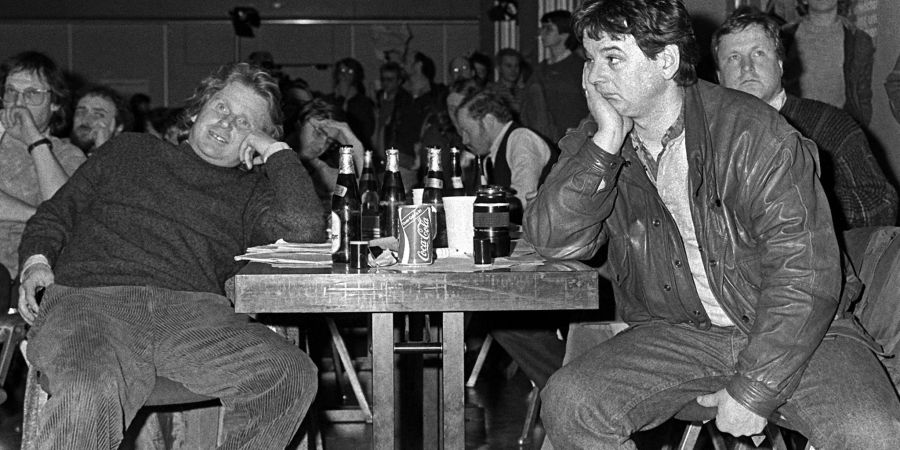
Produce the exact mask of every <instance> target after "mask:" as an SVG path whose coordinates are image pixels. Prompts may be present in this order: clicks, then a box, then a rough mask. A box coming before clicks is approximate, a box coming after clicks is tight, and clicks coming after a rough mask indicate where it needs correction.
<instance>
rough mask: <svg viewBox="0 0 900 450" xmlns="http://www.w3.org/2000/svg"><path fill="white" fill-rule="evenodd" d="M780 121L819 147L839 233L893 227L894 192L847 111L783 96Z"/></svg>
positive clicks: (824, 183)
mask: <svg viewBox="0 0 900 450" xmlns="http://www.w3.org/2000/svg"><path fill="white" fill-rule="evenodd" d="M780 112H781V115H783V116H784V117H785V119H787V121H788V122H789V123H790V124H791V125H793V126H794V128H796V129H797V130H799V131H800V133H802V134H803V135H804V136H806V137H807V138H809V139H811V140H812V141H813V142H815V143H816V146H818V147H819V160H820V161H821V165H822V170H821V172H822V173H821V174H820V178H821V181H822V187H823V188H825V193H826V194H827V195H828V197H829V201H830V203H831V205H832V208H831V211H832V215H833V216H834V225H835V228H836V229H838V230H846V229H849V228H858V227H871V226H893V225H895V224H896V223H897V208H898V204H897V191H896V190H895V189H894V187H893V186H892V185H891V184H890V183H889V182H888V180H887V178H885V176H884V172H882V170H881V168H880V167H879V165H878V161H876V160H875V156H874V155H872V151H871V150H870V149H869V144H868V141H867V140H866V136H865V134H864V133H863V131H862V128H860V126H859V125H858V124H857V123H856V121H855V120H853V118H852V117H850V115H849V114H847V113H846V112H845V111H843V110H841V109H838V108H835V107H833V106H831V105H828V104H825V103H822V102H818V101H815V100H809V99H804V98H798V97H794V96H792V95H788V96H787V100H786V101H785V102H784V106H782V107H781V111H780Z"/></svg>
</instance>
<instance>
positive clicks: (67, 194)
mask: <svg viewBox="0 0 900 450" xmlns="http://www.w3.org/2000/svg"><path fill="white" fill-rule="evenodd" d="M104 155H106V153H102V154H98V155H97V156H95V157H93V158H91V159H89V160H87V161H86V162H85V163H84V164H82V165H81V167H80V168H79V169H78V170H76V171H75V173H74V174H72V176H71V177H69V180H68V181H67V182H66V184H64V185H63V186H62V187H61V188H59V190H58V191H56V194H54V195H53V197H52V198H50V199H49V200H47V201H45V202H43V203H41V205H40V206H39V207H38V210H37V212H36V213H35V214H34V215H33V216H32V217H31V219H29V220H28V223H27V224H26V226H25V233H24V234H23V235H22V241H21V243H20V244H19V267H23V264H24V262H25V260H26V259H28V257H30V256H32V255H44V256H45V257H46V258H47V260H48V261H49V262H50V265H51V266H55V264H56V259H57V257H58V256H59V253H60V252H61V251H62V249H63V246H65V245H66V242H67V241H68V240H69V236H70V235H71V233H72V231H73V229H74V228H75V223H76V222H77V220H78V215H79V214H80V213H81V212H82V211H84V209H85V208H87V207H88V206H89V205H90V203H91V202H92V201H93V199H94V198H95V190H96V187H97V186H99V185H100V184H101V183H102V180H103V178H104V174H105V171H106V170H107V169H106V166H108V165H109V164H108V158H107V157H106V156H104Z"/></svg>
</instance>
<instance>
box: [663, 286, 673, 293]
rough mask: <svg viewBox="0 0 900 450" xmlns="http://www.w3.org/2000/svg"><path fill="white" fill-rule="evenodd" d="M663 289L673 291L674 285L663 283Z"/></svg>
mask: <svg viewBox="0 0 900 450" xmlns="http://www.w3.org/2000/svg"><path fill="white" fill-rule="evenodd" d="M663 290H666V291H671V290H672V285H670V284H664V285H663Z"/></svg>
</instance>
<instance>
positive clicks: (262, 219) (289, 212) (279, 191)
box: [244, 150, 325, 247]
mask: <svg viewBox="0 0 900 450" xmlns="http://www.w3.org/2000/svg"><path fill="white" fill-rule="evenodd" d="M323 217H324V216H323V215H322V205H321V203H320V202H319V200H318V197H316V192H315V190H314V189H313V183H312V180H311V179H310V177H309V175H308V174H307V172H306V170H304V168H303V165H302V164H301V163H300V160H299V159H298V158H297V154H296V153H294V152H293V151H289V150H282V151H279V152H277V153H275V154H273V155H272V156H270V157H269V159H268V161H267V162H266V164H265V176H264V179H262V180H261V181H260V182H259V183H257V184H256V188H255V191H254V192H253V194H252V195H251V196H250V201H249V203H248V205H247V207H246V209H245V213H244V223H246V224H249V227H248V228H247V230H248V233H247V237H246V239H247V242H246V245H245V247H251V246H254V245H262V244H267V243H271V242H274V241H275V240H277V239H284V240H286V241H290V242H323V241H324V240H325V223H324V221H323V220H322V218H323Z"/></svg>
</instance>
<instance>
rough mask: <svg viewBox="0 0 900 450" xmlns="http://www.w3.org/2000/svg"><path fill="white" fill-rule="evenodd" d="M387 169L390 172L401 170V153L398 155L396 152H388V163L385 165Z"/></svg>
mask: <svg viewBox="0 0 900 450" xmlns="http://www.w3.org/2000/svg"><path fill="white" fill-rule="evenodd" d="M385 170H386V171H388V172H399V171H400V155H398V154H396V153H388V155H387V165H386V166H385Z"/></svg>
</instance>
